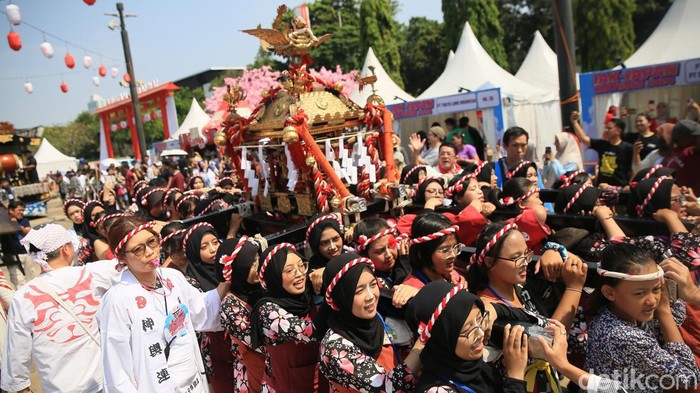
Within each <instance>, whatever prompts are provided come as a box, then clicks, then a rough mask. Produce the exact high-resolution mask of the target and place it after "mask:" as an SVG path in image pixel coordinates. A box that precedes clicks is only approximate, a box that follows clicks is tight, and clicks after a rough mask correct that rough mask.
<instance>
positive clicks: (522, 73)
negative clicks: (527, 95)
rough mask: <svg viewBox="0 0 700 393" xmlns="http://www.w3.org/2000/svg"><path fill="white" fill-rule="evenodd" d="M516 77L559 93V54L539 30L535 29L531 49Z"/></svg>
mask: <svg viewBox="0 0 700 393" xmlns="http://www.w3.org/2000/svg"><path fill="white" fill-rule="evenodd" d="M515 77H516V78H518V79H520V80H522V81H524V82H528V83H530V84H533V85H535V86H537V87H539V88H541V89H544V90H547V91H554V92H556V93H557V95H559V66H558V65H557V54H556V53H554V51H553V50H552V48H550V47H549V45H548V44H547V41H545V40H544V37H542V34H540V32H539V31H535V37H534V38H533V40H532V45H531V46H530V50H529V51H527V56H525V60H523V63H522V64H521V65H520V68H519V69H518V72H517V73H516V74H515Z"/></svg>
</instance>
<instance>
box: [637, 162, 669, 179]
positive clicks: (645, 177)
mask: <svg viewBox="0 0 700 393" xmlns="http://www.w3.org/2000/svg"><path fill="white" fill-rule="evenodd" d="M663 167H664V166H663V165H658V164H657V165H654V166H653V167H651V168H649V172H647V174H646V175H644V177H643V178H642V179H641V180H639V181H642V180H646V179H648V178H650V177H651V176H652V175H653V174H654V173H656V171H658V170H659V169H661V168H663Z"/></svg>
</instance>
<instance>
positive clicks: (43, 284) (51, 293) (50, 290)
mask: <svg viewBox="0 0 700 393" xmlns="http://www.w3.org/2000/svg"><path fill="white" fill-rule="evenodd" d="M33 281H34V283H35V284H36V286H37V287H39V289H41V290H42V291H44V292H46V294H47V295H49V296H51V297H52V298H53V300H55V301H56V303H58V304H59V305H60V306H61V307H63V309H64V310H65V311H66V312H67V313H68V314H70V316H71V317H73V319H75V321H76V322H78V324H79V325H80V327H81V328H83V330H85V333H87V334H88V335H89V336H90V338H91V339H92V341H94V342H95V344H97V346H98V347H99V346H100V340H98V339H97V338H96V337H95V335H94V334H92V332H91V331H90V329H88V327H87V326H85V323H83V321H81V320H80V318H78V316H77V315H75V313H74V312H73V309H72V308H71V307H68V304H66V302H64V301H63V299H61V298H60V297H59V296H58V294H57V293H56V291H54V289H53V288H51V287H50V286H49V285H48V284H47V283H46V282H45V281H44V280H42V279H41V278H39V277H36V278H35V279H34V280H33Z"/></svg>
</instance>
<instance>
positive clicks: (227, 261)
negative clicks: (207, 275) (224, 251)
mask: <svg viewBox="0 0 700 393" xmlns="http://www.w3.org/2000/svg"><path fill="white" fill-rule="evenodd" d="M247 241H248V236H246V235H243V236H241V238H240V239H238V243H237V244H236V247H234V249H233V252H232V253H231V255H224V256H222V257H221V259H220V260H219V263H220V264H222V265H224V269H223V273H224V279H225V280H226V282H227V283H229V284H230V283H231V272H232V271H233V261H234V260H235V259H236V257H237V256H238V253H240V252H241V249H242V248H243V246H244V245H245V243H246V242H247Z"/></svg>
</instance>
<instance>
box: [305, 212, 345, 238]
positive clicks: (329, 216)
mask: <svg viewBox="0 0 700 393" xmlns="http://www.w3.org/2000/svg"><path fill="white" fill-rule="evenodd" d="M326 220H335V221H337V222H338V225H339V226H340V228H343V222H342V221H340V218H339V217H338V216H336V215H335V214H325V215H323V216H321V217H319V218H317V219H315V220H313V221H312V222H311V224H310V225H309V227H308V228H307V229H306V237H305V238H304V240H305V242H306V244H309V238H310V237H311V231H313V230H314V227H315V226H316V225H318V224H319V223H320V222H321V221H326Z"/></svg>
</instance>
